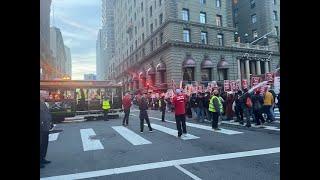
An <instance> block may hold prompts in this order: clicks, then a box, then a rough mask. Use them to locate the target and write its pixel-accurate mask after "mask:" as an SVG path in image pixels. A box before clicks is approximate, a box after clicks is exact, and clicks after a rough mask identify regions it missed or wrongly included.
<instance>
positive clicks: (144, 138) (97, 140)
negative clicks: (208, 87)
mask: <svg viewBox="0 0 320 180" xmlns="http://www.w3.org/2000/svg"><path fill="white" fill-rule="evenodd" d="M149 118H150V119H155V120H159V121H161V119H158V118H155V117H149ZM166 122H167V123H165V124H161V125H160V124H157V123H151V127H152V128H153V129H154V131H155V133H156V134H155V135H151V136H150V135H149V133H147V134H140V133H139V130H140V128H139V127H137V129H135V130H133V129H132V128H131V127H125V126H110V129H108V130H106V129H104V128H103V130H102V129H100V128H99V127H95V128H97V129H95V130H94V128H86V129H82V128H81V129H76V130H75V131H73V132H72V141H74V143H76V144H77V143H81V145H82V146H81V147H80V146H79V148H82V149H81V150H80V151H83V152H88V151H96V150H103V149H105V148H107V147H108V146H112V145H113V144H114V143H118V140H119V139H125V141H123V142H127V144H129V145H132V146H144V145H150V144H153V143H155V142H152V141H156V142H157V143H159V141H158V140H155V139H154V137H155V136H161V137H163V135H164V136H168V137H170V138H175V139H179V138H177V135H178V131H177V130H176V128H175V126H173V125H172V124H175V123H176V122H174V121H166ZM230 123H231V122H230ZM144 125H145V126H147V124H144ZM186 126H187V127H189V129H188V133H187V134H184V135H183V136H181V138H180V139H181V140H183V141H189V140H191V141H197V139H200V138H201V136H199V134H200V135H201V134H202V133H201V131H199V130H202V131H207V132H208V131H209V132H214V133H220V134H221V135H222V136H233V135H241V134H244V132H241V131H236V130H231V129H226V128H221V130H218V131H214V130H213V129H212V128H211V127H210V126H208V125H202V124H196V123H190V122H187V123H186ZM253 126H254V125H253ZM146 129H147V127H146ZM193 129H198V131H193ZM265 129H270V130H275V131H280V129H276V127H272V126H266V128H265ZM101 130H102V131H103V132H102V131H101ZM110 130H111V131H110ZM147 130H148V129H147ZM77 131H78V133H79V135H77ZM95 131H96V132H95ZM105 132H108V134H114V135H115V136H112V138H113V139H112V141H109V140H108V141H103V139H104V137H107V135H106V134H105ZM113 132H114V133H113ZM194 133H196V134H194ZM116 134H118V135H119V136H116ZM159 134H162V135H159ZM70 135H71V134H68V131H64V132H60V133H54V134H50V135H49V141H50V143H56V142H59V143H61V142H63V141H64V138H67V139H68V136H70ZM78 136H79V140H77V137H78ZM115 137H117V138H115ZM106 139H107V138H106ZM105 143H106V144H107V145H106V144H105ZM70 147H71V148H73V147H74V146H70ZM77 147H78V146H77Z"/></svg>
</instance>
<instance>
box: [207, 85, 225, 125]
mask: <svg viewBox="0 0 320 180" xmlns="http://www.w3.org/2000/svg"><path fill="white" fill-rule="evenodd" d="M218 95H219V91H218V90H214V91H213V94H212V97H211V99H210V102H209V111H210V113H211V115H210V117H211V118H212V129H214V130H220V128H218V120H219V115H220V113H221V109H222V104H221V102H220V100H219V97H218Z"/></svg>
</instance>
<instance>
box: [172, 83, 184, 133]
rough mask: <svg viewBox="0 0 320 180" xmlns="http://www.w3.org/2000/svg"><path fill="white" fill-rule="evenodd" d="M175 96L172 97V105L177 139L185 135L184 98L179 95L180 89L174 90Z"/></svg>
mask: <svg viewBox="0 0 320 180" xmlns="http://www.w3.org/2000/svg"><path fill="white" fill-rule="evenodd" d="M176 93H177V94H176V96H174V97H173V100H172V104H173V106H174V109H175V119H176V125H177V130H178V137H179V138H180V137H181V136H182V134H184V135H185V134H187V127H186V101H187V99H186V96H185V95H183V94H182V93H181V90H180V89H177V90H176Z"/></svg>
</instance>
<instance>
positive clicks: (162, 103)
mask: <svg viewBox="0 0 320 180" xmlns="http://www.w3.org/2000/svg"><path fill="white" fill-rule="evenodd" d="M159 101H160V102H161V106H160V107H159V108H160V110H162V111H164V110H166V101H165V100H164V98H161V99H160V100H159Z"/></svg>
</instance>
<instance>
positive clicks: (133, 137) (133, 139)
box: [112, 126, 152, 145]
mask: <svg viewBox="0 0 320 180" xmlns="http://www.w3.org/2000/svg"><path fill="white" fill-rule="evenodd" d="M112 128H113V129H114V130H115V131H117V132H118V133H119V134H120V135H121V136H122V137H124V138H125V139H126V140H127V141H129V142H130V143H131V144H133V145H143V144H152V143H151V142H150V141H148V140H146V139H144V138H143V137H141V136H139V135H138V134H136V133H134V132H133V131H131V130H129V129H128V128H126V127H123V126H113V127H112Z"/></svg>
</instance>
